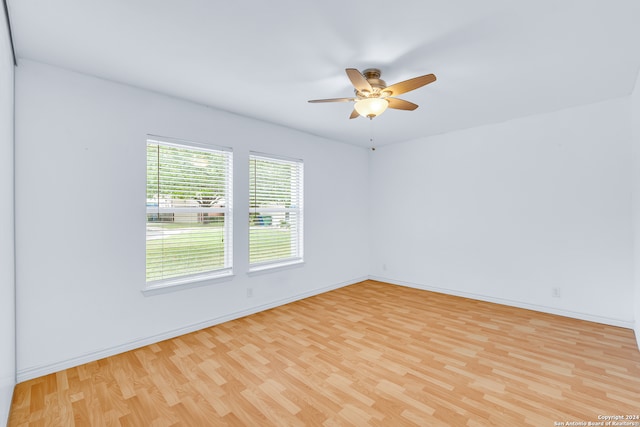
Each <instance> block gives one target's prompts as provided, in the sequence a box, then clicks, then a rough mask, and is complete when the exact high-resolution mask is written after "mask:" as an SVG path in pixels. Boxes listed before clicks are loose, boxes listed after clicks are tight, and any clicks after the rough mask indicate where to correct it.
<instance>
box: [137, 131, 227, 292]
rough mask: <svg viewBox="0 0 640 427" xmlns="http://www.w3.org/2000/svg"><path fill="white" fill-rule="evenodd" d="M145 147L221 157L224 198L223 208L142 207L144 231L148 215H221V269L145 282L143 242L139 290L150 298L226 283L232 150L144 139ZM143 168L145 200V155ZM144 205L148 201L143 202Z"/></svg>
mask: <svg viewBox="0 0 640 427" xmlns="http://www.w3.org/2000/svg"><path fill="white" fill-rule="evenodd" d="M145 142H146V143H145V147H146V148H147V149H148V147H149V145H154V146H167V147H174V148H181V149H186V150H191V151H194V152H198V151H199V152H209V153H216V154H224V156H225V158H224V164H225V169H226V175H225V182H224V184H225V195H224V201H225V204H224V207H208V208H203V207H176V206H173V207H161V206H160V203H159V200H158V206H156V207H154V206H151V207H150V206H148V204H147V206H146V212H145V213H146V215H145V217H146V219H145V228H147V227H148V224H149V221H148V214H149V213H157V214H158V215H159V214H162V213H173V214H175V213H176V212H179V213H183V214H184V213H204V212H206V213H222V214H223V215H224V223H223V226H222V227H223V266H222V267H221V268H218V269H215V270H209V271H204V272H196V273H188V274H182V275H179V276H174V277H169V278H162V279H155V280H147V278H146V271H147V249H146V248H147V246H146V241H147V240H146V238H145V286H144V288H143V290H142V292H143V294H145V295H153V294H155V293H164V292H167V291H173V290H177V289H184V288H191V287H195V286H201V285H204V284H207V282H212V281H213V282H218V281H222V280H228V279H230V278H231V277H232V276H233V179H234V176H233V149H232V148H230V147H224V146H219V145H213V144H204V143H199V142H194V141H187V140H183V139H178V138H171V137H164V136H157V135H151V134H149V135H147V138H146V141H145ZM145 160H146V162H147V166H146V167H145V196H146V194H147V189H146V185H147V184H146V180H147V176H148V161H149V160H148V154H147V155H145ZM147 201H148V199H147ZM145 236H148V230H147V231H146V232H145Z"/></svg>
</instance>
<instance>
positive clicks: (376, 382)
mask: <svg viewBox="0 0 640 427" xmlns="http://www.w3.org/2000/svg"><path fill="white" fill-rule="evenodd" d="M599 415H600V416H607V415H640V352H639V351H638V348H637V346H636V343H635V340H634V337H633V332H632V331H631V330H628V329H623V328H616V327H612V326H606V325H601V324H596V323H590V322H585V321H580V320H575V319H569V318H564V317H560V316H553V315H548V314H542V313H537V312H532V311H528V310H523V309H518V308H512V307H506V306H501V305H497V304H491V303H486V302H480V301H474V300H468V299H464V298H458V297H453V296H448V295H442V294H437V293H432V292H426V291H420V290H415V289H410V288H404V287H399V286H394V285H389V284H384V283H380V282H374V281H366V282H362V283H359V284H355V285H352V286H348V287H345V288H342V289H338V290H335V291H332V292H329V293H326V294H322V295H318V296H315V297H312V298H308V299H305V300H302V301H298V302H295V303H292V304H288V305H286V306H282V307H278V308H275V309H272V310H269V311H265V312H262V313H258V314H255V315H252V316H249V317H245V318H242V319H238V320H235V321H231V322H227V323H224V324H221V325H217V326H214V327H211V328H208V329H204V330H201V331H198V332H194V333H191V334H188V335H184V336H181V337H178V338H175V339H171V340H167V341H163V342H160V343H157V344H153V345H150V346H147V347H143V348H140V349H137V350H133V351H130V352H127V353H123V354H120V355H117V356H113V357H109V358H106V359H102V360H98V361H96V362H92V363H88V364H86V365H82V366H78V367H75V368H72V369H67V370H65V371H61V372H57V373H55V374H51V375H47V376H45V377H41V378H37V379H34V380H31V381H27V382H24V383H21V384H18V385H17V386H16V390H15V393H14V399H13V404H12V408H11V414H10V419H9V426H11V427H13V426H74V425H75V426H190V427H192V426H222V425H230V426H245V425H246V426H271V425H273V426H327V427H330V426H346V425H355V426H366V425H373V426H404V425H407V426H409V425H418V426H440V425H442V426H487V425H495V426H522V425H532V426H554V425H561V424H560V423H565V425H569V424H566V423H567V422H584V423H588V422H598V421H601V420H599V419H598V416H599ZM621 421H624V420H621ZM627 421H629V422H638V424H637V425H640V419H637V420H627ZM585 425H586V424H585ZM630 425H633V424H630Z"/></svg>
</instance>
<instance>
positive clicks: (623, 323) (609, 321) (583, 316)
mask: <svg viewBox="0 0 640 427" xmlns="http://www.w3.org/2000/svg"><path fill="white" fill-rule="evenodd" d="M369 279H371V280H377V281H380V282H385V283H391V284H392V285H399V286H406V287H408V288H415V289H422V290H425V291H432V292H437V293H441V294H448V295H455V296H459V297H464V298H469V299H474V300H478V301H486V302H493V303H496V304H502V305H508V306H511V307H518V308H525V309H527V310H533V311H539V312H542V313H549V314H557V315H559V316H564V317H571V318H574V319H580V320H587V321H589V322H596V323H602V324H605V325H611V326H619V327H621V328H627V329H634V326H635V324H634V322H631V321H628V320H623V319H615V318H610V317H602V316H595V315H593V314H588V313H580V312H577V311H571V310H562V309H558V308H554V307H547V306H543V305H537V304H529V303H525V302H521V301H513V300H508V299H504V298H496V297H491V296H487V295H481V294H474V293H469V292H461V291H456V290H452V289H445V288H439V287H436V286H429V285H424V284H418V283H411V282H405V281H402V280H394V279H389V278H387V277H380V276H369ZM638 332H639V331H638V328H636V339H637V340H639V339H640V335H638ZM638 343H639V344H638V345H639V346H640V341H638Z"/></svg>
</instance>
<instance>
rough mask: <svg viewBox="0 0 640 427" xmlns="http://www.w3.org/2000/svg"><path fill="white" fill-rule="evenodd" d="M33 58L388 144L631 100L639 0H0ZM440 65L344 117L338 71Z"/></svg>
mask: <svg viewBox="0 0 640 427" xmlns="http://www.w3.org/2000/svg"><path fill="white" fill-rule="evenodd" d="M7 3H8V9H9V15H10V20H11V25H12V30H13V38H14V43H15V50H16V55H17V57H18V66H20V60H21V59H22V58H28V59H32V60H37V61H41V62H46V63H49V64H53V65H57V66H61V67H64V68H68V69H72V70H76V71H80V72H82V73H86V74H90V75H95V76H98V77H103V78H106V79H109V80H114V81H118V82H123V83H126V84H130V85H134V86H138V87H141V88H145V89H149V90H152V91H157V92H161V93H165V94H169V95H172V96H176V97H180V98H184V99H188V100H192V101H195V102H198V103H202V104H206V105H210V106H213V107H216V108H220V109H223V110H227V111H231V112H234V113H237V114H241V115H244V116H248V117H253V118H256V119H260V120H265V121H268V122H272V123H277V124H280V125H283V126H287V127H290V128H295V129H299V130H301V131H304V132H308V133H311V134H316V135H321V136H324V137H327V138H332V139H336V140H340V141H345V142H348V143H352V144H357V145H362V146H369V145H371V143H370V141H369V138H370V135H371V133H372V132H373V135H374V138H375V145H378V146H381V145H385V144H390V143H394V142H399V141H405V140H409V139H414V138H418V137H422V136H428V135H433V134H438V133H443V132H448V131H451V130H455V129H462V128H468V127H473V126H478V125H482V124H487V123H495V122H500V121H504V120H509V119H512V118H516V117H521V116H526V115H530V114H536V113H543V112H548V111H553V110H558V109H562V108H566V107H570V106H575V105H580V104H586V103H591V102H597V101H601V100H604V99H608V98H613V97H618V96H623V95H628V94H630V93H631V92H632V90H633V86H634V83H635V80H636V76H637V74H638V69H639V67H640V1H638V0H608V1H605V0H536V1H530V0H485V1H478V0H448V1H434V0H406V1H397V2H391V1H384V2H383V1H380V0H368V1H359V0H358V1H355V0H324V1H309V0H306V1H305V0H291V1H286V0H271V1H264V0H246V1H238V2H234V1H221V0H218V1H215V0H7ZM347 67H354V68H358V69H360V70H363V69H364V68H369V67H378V68H381V69H382V74H383V75H382V78H383V79H384V80H386V82H387V84H392V83H396V82H398V81H402V80H406V79H408V78H411V77H415V76H418V75H423V74H429V73H434V74H435V75H436V76H437V78H438V80H437V81H436V82H435V83H432V84H430V85H428V86H425V87H423V88H420V89H417V90H415V91H413V92H410V93H407V94H405V95H402V96H401V98H403V99H406V100H408V101H412V102H415V103H417V104H419V105H420V108H418V109H417V110H415V111H412V112H411V111H398V110H387V112H385V113H384V114H383V115H381V116H379V117H377V118H375V119H374V120H373V121H371V122H370V121H369V120H368V119H365V118H357V119H354V120H348V117H349V114H350V113H351V109H352V104H350V103H332V104H309V103H307V100H309V99H316V98H334V97H345V96H352V94H353V87H352V86H351V84H350V82H349V80H348V79H347V76H346V75H345V72H344V69H345V68H347Z"/></svg>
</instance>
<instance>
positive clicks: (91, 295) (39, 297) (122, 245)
mask: <svg viewBox="0 0 640 427" xmlns="http://www.w3.org/2000/svg"><path fill="white" fill-rule="evenodd" d="M248 102H249V101H248ZM148 133H151V134H157V135H162V136H169V137H175V138H182V139H187V140H193V141H199V142H210V143H213V144H218V145H223V146H230V147H233V150H234V174H235V180H234V192H235V194H234V204H235V206H234V209H235V222H234V225H235V233H234V234H235V235H234V251H235V252H234V261H235V263H234V264H235V277H234V278H233V279H232V280H230V281H225V282H220V283H214V284H210V285H208V286H202V287H197V288H193V289H187V290H182V291H177V292H172V293H168V294H162V295H154V296H147V297H145V296H143V295H142V293H141V292H140V290H141V289H142V288H143V286H144V281H145V168H146V160H145V156H146V150H145V143H146V141H145V137H146V134H148ZM249 150H257V151H260V152H265V153H273V154H279V155H285V156H289V157H294V158H301V159H303V160H304V162H305V208H306V217H305V258H306V264H305V265H304V266H303V267H300V268H291V269H286V270H282V271H278V272H271V273H265V274H258V275H253V276H248V275H247V274H246V272H247V264H248V260H247V258H248V251H247V233H248V224H247V222H248V214H247V213H246V212H247V209H248V180H247V175H248V153H249ZM15 167H16V241H17V247H16V257H17V264H16V268H17V270H16V271H17V312H18V320H17V321H18V328H17V334H18V337H19V340H18V349H17V365H18V380H20V381H21V380H25V379H28V378H33V377H36V376H40V375H42V374H44V373H48V372H53V371H57V370H59V369H62V368H66V367H68V366H73V365H75V364H78V363H83V362H86V361H89V360H94V359H96V358H98V357H102V356H106V355H109V354H114V353H116V352H119V351H122V350H125V349H129V348H133V347H136V346H139V345H143V344H147V343H150V342H154V341H157V340H158V339H161V338H166V337H168V336H173V335H178V334H180V333H183V332H185V331H189V330H194V329H198V328H200V327H203V326H205V325H209V324H214V323H217V322H220V321H223V320H226V319H229V318H233V317H236V316H239V315H243V314H248V313H251V312H254V311H258V310H260V309H263V308H265V307H269V306H272V305H278V304H281V303H283V302H286V301H290V300H292V299H296V298H300V297H302V296H305V295H311V294H315V293H319V292H322V291H325V290H328V289H332V288H335V287H339V286H343V285H345V284H350V283H354V282H356V281H359V280H362V279H364V278H366V277H367V274H368V253H367V242H366V238H367V233H368V227H367V215H368V213H367V209H366V207H367V194H366V189H367V185H368V184H367V174H368V156H367V152H366V150H364V149H363V148H358V147H354V146H349V145H346V144H341V143H337V142H333V141H330V140H325V139H321V138H317V137H313V136H310V135H306V134H303V133H299V132H296V131H293V130H290V129H286V128H282V127H277V126H273V125H269V124H266V123H262V122H258V121H254V120H248V119H245V118H242V117H239V116H235V115H231V114H227V113H224V112H221V111H217V110H214V109H211V108H207V107H204V106H200V105H195V104H192V103H188V102H184V101H181V100H177V99H173V98H169V97H165V96H161V95H158V94H154V93H150V92H147V91H143V90H139V89H136V88H132V87H129V86H124V85H120V84H116V83H112V82H108V81H104V80H100V79H96V78H92V77H88V76H84V75H81V74H75V73H72V72H68V71H65V70H62V69H58V68H54V67H50V66H47V65H43V64H39V63H35V62H30V61H21V63H20V67H18V69H17V72H16V166H15ZM247 287H251V288H253V294H254V296H253V298H247V296H246V295H247V292H246V288H247Z"/></svg>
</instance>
